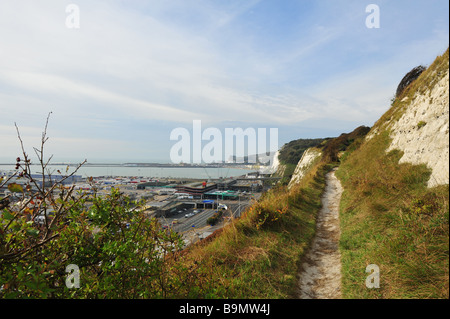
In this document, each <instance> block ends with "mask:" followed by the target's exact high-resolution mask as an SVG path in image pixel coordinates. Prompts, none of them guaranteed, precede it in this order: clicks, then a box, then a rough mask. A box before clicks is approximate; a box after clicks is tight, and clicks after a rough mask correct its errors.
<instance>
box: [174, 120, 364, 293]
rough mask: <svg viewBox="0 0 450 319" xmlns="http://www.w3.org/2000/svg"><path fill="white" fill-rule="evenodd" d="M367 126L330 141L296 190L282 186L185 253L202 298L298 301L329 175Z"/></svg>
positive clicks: (271, 191)
mask: <svg viewBox="0 0 450 319" xmlns="http://www.w3.org/2000/svg"><path fill="white" fill-rule="evenodd" d="M367 131H368V129H367V128H365V129H364V128H358V129H356V130H355V131H354V132H352V133H349V134H342V135H341V136H340V137H338V138H336V139H330V140H328V141H326V142H325V143H323V144H322V145H321V146H320V148H321V150H322V154H323V157H322V159H321V160H320V161H317V162H316V163H315V165H313V166H312V167H311V168H310V170H309V171H308V172H307V173H306V174H305V176H304V178H303V179H302V180H301V181H300V182H299V183H298V184H296V185H295V186H294V187H292V188H291V189H288V188H287V186H285V185H279V186H277V187H275V188H273V189H271V190H270V191H269V192H267V193H266V194H264V195H263V197H262V198H261V199H260V200H259V201H258V202H257V203H254V204H253V205H252V206H251V207H250V208H249V209H248V210H247V211H246V212H245V213H244V214H243V216H242V217H241V218H240V219H238V220H235V221H233V223H231V224H229V225H228V226H226V227H225V228H223V229H222V230H220V231H217V232H216V233H215V234H213V235H212V236H210V237H209V238H207V239H206V240H204V241H202V242H200V243H198V244H196V245H194V246H192V247H190V248H189V249H188V250H187V251H186V252H185V254H184V257H183V258H185V263H186V265H190V266H192V267H193V268H195V269H197V271H198V276H199V278H202V279H201V280H200V281H202V282H204V285H203V286H202V288H199V289H198V291H197V295H192V296H193V297H199V296H203V297H208V298H292V297H296V293H297V288H298V278H297V275H298V269H299V266H300V262H301V259H302V257H303V255H304V254H305V253H306V251H307V249H308V247H309V245H310V243H311V241H312V239H313V237H314V234H315V228H316V216H317V213H318V211H319V209H320V207H321V203H320V198H321V195H322V193H323V191H324V189H325V175H326V173H327V172H328V171H329V170H330V169H332V168H333V167H335V166H336V165H338V157H339V154H340V153H341V152H342V151H345V150H347V149H348V147H351V145H352V143H355V142H356V141H360V140H361V139H362V138H363V136H364V135H365V133H367Z"/></svg>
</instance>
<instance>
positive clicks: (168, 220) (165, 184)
mask: <svg viewBox="0 0 450 319" xmlns="http://www.w3.org/2000/svg"><path fill="white" fill-rule="evenodd" d="M31 178H32V179H33V180H34V183H36V185H37V186H38V187H40V188H42V186H43V185H44V184H45V185H44V186H45V187H47V188H48V187H51V186H52V185H53V184H54V183H55V182H59V183H60V184H61V185H63V186H64V188H66V189H70V188H72V187H73V188H74V190H75V191H78V193H79V194H82V193H84V194H86V193H88V194H89V193H91V194H93V193H94V192H95V193H96V195H97V196H106V195H108V194H110V193H111V190H112V189H118V190H119V191H120V192H121V193H123V194H124V195H125V196H127V197H128V198H130V200H132V201H133V202H135V203H140V207H141V210H143V211H144V213H145V214H146V216H147V217H148V218H153V217H154V218H157V219H158V221H159V223H160V224H161V227H162V228H163V229H172V230H173V231H175V232H177V233H179V234H180V235H181V236H182V237H183V239H184V242H185V245H186V246H188V245H190V244H192V243H195V242H197V241H199V240H202V239H204V238H206V237H208V236H209V235H211V234H212V233H213V232H214V231H215V230H217V229H219V228H222V227H223V226H224V225H226V224H227V223H228V222H230V221H231V220H232V219H234V218H239V217H240V216H241V214H242V213H243V212H244V211H245V209H246V208H247V207H248V206H249V205H251V204H252V203H253V202H254V201H257V200H258V199H259V198H260V196H261V194H262V193H263V192H264V191H267V190H268V189H269V188H270V187H271V184H272V182H273V181H276V178H273V177H271V176H270V174H264V173H260V172H254V173H247V174H245V175H242V176H238V177H230V178H218V179H208V180H202V179H195V178H192V179H187V178H158V179H156V178H149V177H142V176H133V177H130V176H98V177H82V176H81V175H71V176H68V177H67V176H66V177H64V176H62V175H52V176H44V179H45V181H44V182H43V177H42V175H40V174H32V175H31ZM0 179H3V180H4V181H8V182H7V183H4V182H3V184H5V185H3V187H0V198H3V199H5V198H6V199H7V200H8V201H9V202H13V203H14V202H19V201H22V200H24V198H23V193H22V192H14V190H11V187H10V186H11V185H19V186H20V188H21V189H25V187H26V186H25V183H26V179H24V178H20V176H15V175H14V172H13V171H9V172H6V171H3V172H1V171H0ZM1 185H2V183H1V182H0V186H1ZM8 186H9V187H8ZM35 188H36V186H33V189H31V190H30V192H31V193H33V192H35V191H36V189H35ZM57 192H58V189H55V194H56V195H57ZM52 214H53V212H52V211H51V210H49V211H48V212H47V215H48V216H50V218H51V216H52ZM44 218H45V217H44V216H40V215H38V216H36V217H35V220H34V222H35V223H36V224H39V223H43V222H44Z"/></svg>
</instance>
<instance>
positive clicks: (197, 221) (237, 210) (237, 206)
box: [160, 201, 250, 233]
mask: <svg viewBox="0 0 450 319" xmlns="http://www.w3.org/2000/svg"><path fill="white" fill-rule="evenodd" d="M249 204H250V203H249V201H245V202H241V203H235V202H234V203H226V205H227V206H228V211H227V212H226V213H225V216H226V215H227V214H228V216H230V214H231V213H232V214H233V216H234V217H235V218H237V217H240V216H241V213H242V212H243V211H244V210H245V208H246V207H247V206H249ZM193 211H194V209H189V210H186V211H185V212H183V213H180V214H177V215H175V216H172V217H167V218H161V219H160V220H161V224H162V225H163V226H165V225H167V226H170V225H172V223H173V222H174V221H175V220H176V222H177V223H176V224H173V230H174V231H176V232H179V233H184V232H187V231H189V230H192V229H199V228H202V227H204V226H206V225H207V220H208V218H210V217H212V216H213V215H214V214H215V213H216V211H217V210H216V209H202V210H199V211H200V212H198V213H197V214H195V215H194V216H191V217H187V218H186V217H185V215H186V214H189V213H192V212H193Z"/></svg>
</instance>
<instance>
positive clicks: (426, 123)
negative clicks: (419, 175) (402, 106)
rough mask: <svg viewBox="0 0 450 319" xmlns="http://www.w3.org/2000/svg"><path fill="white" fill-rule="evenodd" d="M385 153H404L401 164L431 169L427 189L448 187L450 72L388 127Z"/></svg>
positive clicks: (417, 97)
mask: <svg viewBox="0 0 450 319" xmlns="http://www.w3.org/2000/svg"><path fill="white" fill-rule="evenodd" d="M388 127H389V129H390V132H391V133H390V136H391V138H392V143H391V145H390V147H389V148H388V150H387V151H391V150H393V149H399V150H401V151H403V152H404V155H403V157H402V158H401V159H400V163H405V162H408V163H412V164H426V165H427V166H428V167H429V168H431V169H432V174H431V177H430V179H429V181H428V187H434V186H437V185H443V184H448V183H449V72H448V69H447V71H446V74H445V75H444V76H443V77H442V78H441V80H439V81H438V82H437V83H436V84H435V85H434V86H433V87H432V88H431V89H429V90H428V91H426V92H425V93H424V94H416V95H415V96H414V98H413V99H411V101H410V104H409V106H408V107H407V108H406V110H405V112H404V114H403V115H402V117H401V118H400V120H399V121H397V122H394V123H390V125H389V126H388Z"/></svg>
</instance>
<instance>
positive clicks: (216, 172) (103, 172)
mask: <svg viewBox="0 0 450 319" xmlns="http://www.w3.org/2000/svg"><path fill="white" fill-rule="evenodd" d="M10 167H11V166H6V165H5V166H4V165H1V166H0V171H2V172H3V173H6V172H12V171H13V170H11V169H10ZM75 168H76V167H75V166H72V165H70V166H67V165H49V166H48V167H47V169H48V171H49V173H50V174H51V175H59V174H60V173H59V172H58V170H59V171H60V172H61V173H62V174H63V175H66V174H71V173H72V172H73V171H74V170H75ZM255 171H256V169H248V168H231V167H220V168H212V167H207V168H206V167H147V166H145V167H144V166H121V165H117V166H112V165H105V166H101V165H95V166H94V165H92V166H91V165H85V166H81V167H80V168H79V169H78V171H77V172H76V173H75V175H78V176H82V177H101V176H105V177H117V176H124V177H145V178H193V179H218V178H230V177H237V176H242V175H245V174H247V173H251V172H255ZM31 173H32V174H40V173H41V168H40V166H39V165H31Z"/></svg>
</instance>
